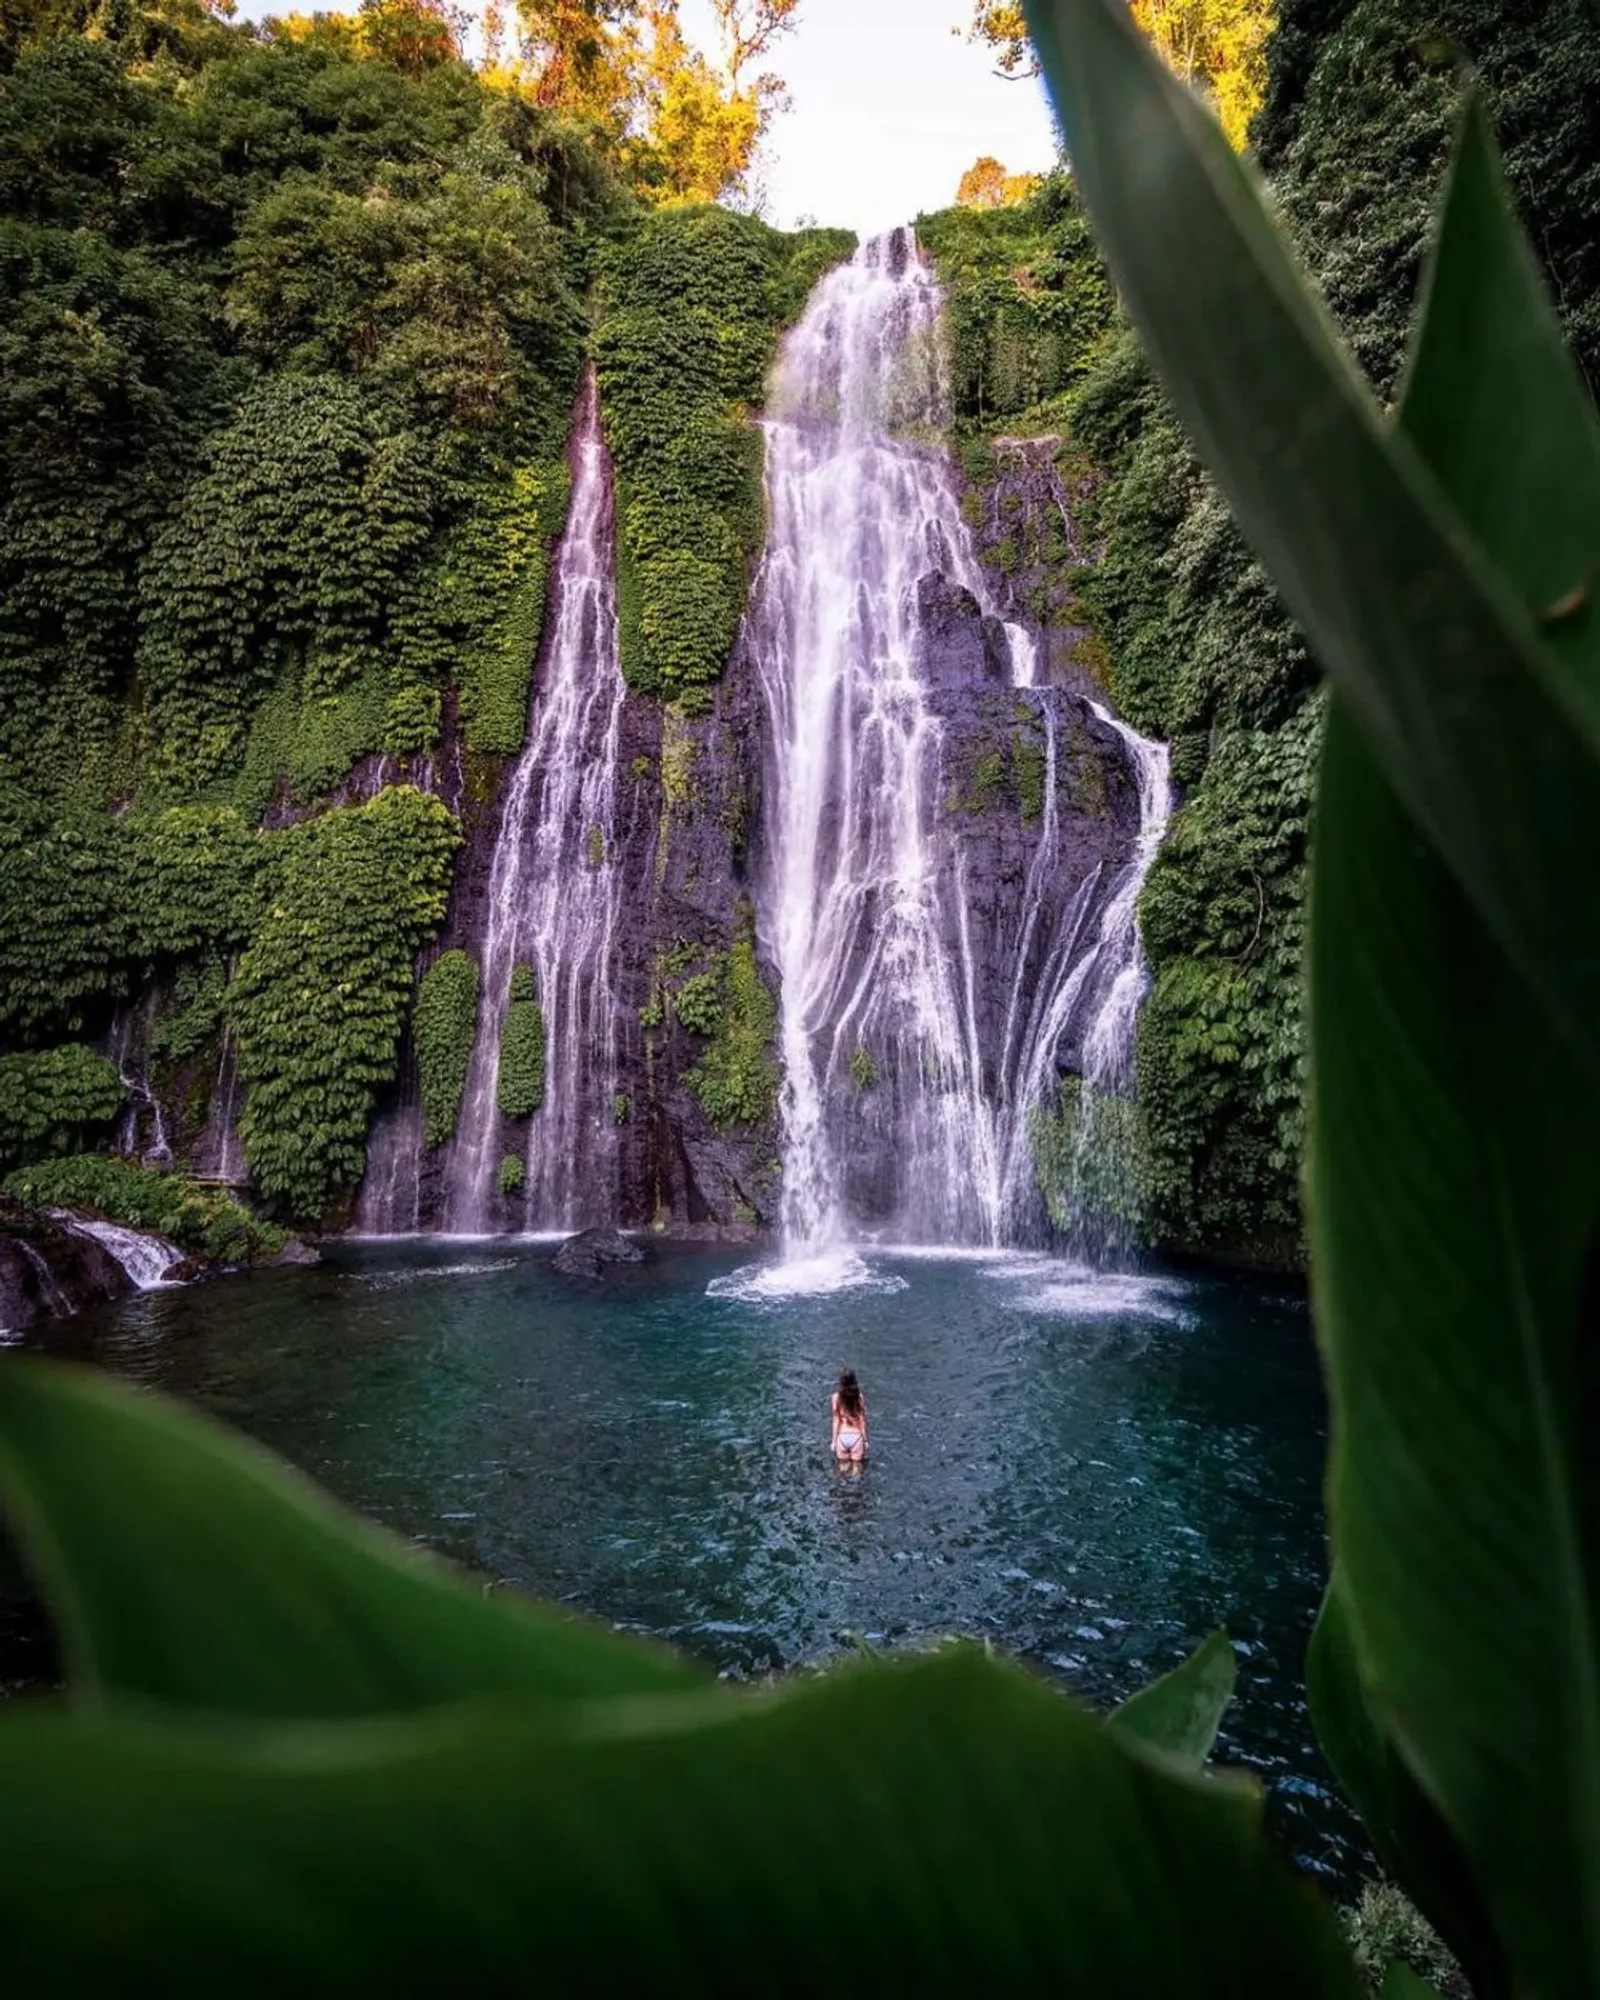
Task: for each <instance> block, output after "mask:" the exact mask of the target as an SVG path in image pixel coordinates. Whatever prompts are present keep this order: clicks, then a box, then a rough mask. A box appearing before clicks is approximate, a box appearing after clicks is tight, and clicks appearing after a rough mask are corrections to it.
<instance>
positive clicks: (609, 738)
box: [446, 372, 624, 1235]
mask: <svg viewBox="0 0 1600 2000" xmlns="http://www.w3.org/2000/svg"><path fill="white" fill-rule="evenodd" d="M571 456H572V470H573V482H572V505H571V511H570V513H569V515H568V519H567V527H566V532H565V534H564V536H563V537H562V541H561V546H560V550H559V552H558V554H557V557H556V563H555V576H554V582H553V586H552V592H551V611H550V618H551V625H550V638H549V640H548V642H547V646H546V651H545V658H544V666H543V672H542V675H541V677H540V684H539V685H538V686H537V687H536V688H535V691H534V697H533V709H532V715H531V718H530V723H529V729H528V740H527V744H526V747H525V748H524V750H523V752H522V755H521V757H520V758H519V759H518V761H517V764H516V767H515V769H514V771H513V773H512V777H511V783H510V786H509V787H508V789H507V792H506V798H505V803H504V806H503V808H502V812H501V818H500V828H499V832H498V835H497V837H496V841H495V847H494V856H493V860H492V863H491V867H490V881H489V906H488V917H487V924H486V928H485V932H484V937H483V945H482V953H481V960H480V972H481V980H480V987H479V1005H478V1027H477V1038H476V1042H475V1045H474V1048H473V1054H472V1062H471V1067H470V1069H469V1071H468V1074H467V1085H466V1095H465V1097H464V1099H463V1102H462V1108H461V1118H460V1124H459V1129H458V1132H457V1136H456V1139H455V1143H454V1150H453V1154H452V1158H451V1162H450V1168H449V1185H448V1191H447V1197H446V1222H447V1227H448V1228H449V1229H450V1230H451V1231H452V1232H453V1233H455V1234H464V1235H478V1234H483V1233H485V1232H486V1231H488V1230H489V1229H490V1228H491V1227H492V1226H493V1224H494V1222H495V1219H496V1217H497V1215H499V1214H500V1213H502V1212H503V1204H502V1200H501V1197H500V1196H499V1194H498V1191H497V1179H498V1174H499V1169H500V1163H501V1160H502V1158H503V1156H504V1154H505V1152H506V1150H507V1149H508V1148H509V1147H511V1146H513V1145H514V1146H515V1147H516V1148H517V1149H518V1154H517V1156H518V1157H520V1158H522V1159H523V1161H524V1170H525V1181H524V1188H523V1192H522V1194H521V1195H520V1196H519V1197H517V1200H518V1202H519V1204H520V1207H521V1211H522V1217H523V1222H524V1226H525V1227H527V1228H530V1229H542V1228H550V1229H553V1228H567V1227H572V1226H577V1225H580V1224H582V1223H585V1222H590V1221H600V1220H608V1219H610V1216H611V1212H612V1207H613V1203H614V1185H615V1158H614V1155H615V1145H616V1140H615V1135H614V1129H613V1124H612V1107H613V1102H614V1096H615V1090H616V1068H617V1047H618V1022H617V1006H616V998H615V995H614V992H613V990H612V983H613V968H612V957H613V947H614V941H615V935H616V929H617V916H618V905H619V901H620V888H621V885H620V871H619V868H618V866H617V855H616V852H615V829H616V816H617V759H618V741H619V734H620V725H621V719H622V703H623V694H624V686H623V679H622V668H621V664H620V659H619V654H618V646H617V605H616V585H615V581H614V575H615V549H616V533H615V520H614V505H613V497H612V476H611V461H610V457H609V455H608V453H607V451H606V447H605V441H604V438H603V436H602V433H601V426H600V403H599V394H598V391H597V389H596V386H595V382H594V377H593V374H592V372H591V374H590V376H589V378H588V379H587V381H586V382H585V385H584V390H583V395H582V397H581V399H580V402H579V408H578V416H577V423H576V427H575V430H574V436H573V444H572V454H571ZM519 966H527V967H528V968H529V970H530V971H531V973H532V985H533V994H534V997H535V999H536V1001H537V1003H538V1005H539V1008H540V1010H541V1012H542V1015H543V1021H544V1036H545V1065H544V1071H545V1088H544V1102H543V1107H542V1109H540V1110H539V1111H538V1112H537V1113H536V1114H535V1115H534V1116H533V1118H532V1120H531V1121H530V1123H529V1125H528V1126H527V1128H526V1130H525V1131H524V1130H523V1129H522V1128H520V1127H512V1126H510V1125H508V1123H507V1121H506V1119H505V1118H504V1117H503V1115H502V1113H501V1111H500V1108H499V1101H498V1097H497V1088H496V1085H497V1078H498V1073H499V1067H500V1047H501V1037H502V1033H503V1030H504V1028H505V1024H506V1019H507V1013H508V1009H509V1005H510V1000H511V982H512V975H513V973H514V972H515V971H516V969H517V968H518V967H519Z"/></svg>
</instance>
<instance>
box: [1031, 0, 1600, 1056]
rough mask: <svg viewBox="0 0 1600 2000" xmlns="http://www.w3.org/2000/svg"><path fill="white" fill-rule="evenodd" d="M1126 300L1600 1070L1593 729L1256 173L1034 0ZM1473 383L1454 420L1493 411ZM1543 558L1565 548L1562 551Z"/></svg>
mask: <svg viewBox="0 0 1600 2000" xmlns="http://www.w3.org/2000/svg"><path fill="white" fill-rule="evenodd" d="M1026 12H1027V17H1028V21H1029V24H1030V27H1031V28H1032V31H1033V35H1034V40H1035V42H1036V44H1037V46H1038V49H1039V53H1040V56H1041V58H1042V60H1043V62H1044V66H1045V70H1046V73H1047V76H1048V78H1049V81H1050V85H1051V88H1052V92H1053V94H1054V96H1055V100H1056V103H1057V105H1058V107H1059V109H1060V112H1061V117H1062V122H1063V126H1064V129H1065V132H1066V137H1067V144H1068V149H1069V151H1070V153H1071V157H1072V166H1073V172H1074V175H1075V177H1076V179H1077V181H1078V183H1079V185H1080V186H1081V187H1082V189H1083V192H1084V194H1085V196H1086V197H1087V200H1088V204H1089V208H1090V212H1091V216H1092V219H1093V222H1094V225H1095V230H1096V233H1097V235H1098V237H1099V239H1100V241H1101V243H1102V245H1103V247H1104V249H1105V251H1106V254H1107V257H1108V259H1109V261H1110V264H1111V267H1112V270H1113V273H1114V275H1115V277H1116V280H1117V283H1118V286H1119V288H1120V290H1121V293H1122V296H1123V299H1124V300H1125V302H1126V304H1127V307H1128V311H1129V313H1130V315H1131V317H1132V318H1133V321H1134V323H1135V325H1136V326H1137V328H1138V331H1139V334H1140V337H1141V339H1142V341H1143V343H1144V345H1145V348H1146V351H1147V352H1148V354H1149V356H1150V358H1151V360H1152V361H1153V362H1154V364H1155V366H1156V368H1157V369H1158V371H1159V373H1160V375H1161V378H1162V381H1163V383H1164V384H1165V386H1166V388H1167V390H1168V392H1169V394H1170V395H1171V398H1172V401H1173V404H1174V406H1175V407H1176V409H1177V411H1178V414H1179V416H1180V417H1181V418H1182V420H1183V423H1184V426H1185V428H1186V429H1187V430H1188V432H1189V434H1190V435H1191V437H1192V438H1193V439H1194V442H1195V445H1196V447H1197V448H1198V450H1199V452H1200V455H1201V457H1202V458H1203V459H1204V460H1205V462H1206V464H1207V466H1208V467H1209V468H1210V470H1211V471H1212V473H1213V474H1214V475H1215V477H1216V479H1217V482H1218V485H1219V486H1220V488H1221V489H1222V492H1223V493H1224V495H1225V497H1226V498H1227V500H1228V503H1229V506H1230V508H1231V509H1232V512H1233V515H1234V518H1235V519H1236V520H1237V522H1238V523H1239V526H1240V527H1241V529H1242V530H1243V531H1244V534H1245V536H1246V538H1247V539H1248V540H1249V541H1250V543H1251V544H1252V546H1253V547H1254V549H1255V551H1256V553H1257V554H1258V555H1259V556H1260V558H1261V560H1262V562H1263V563H1264V564H1265V566H1266V568H1267V569H1268V570H1269V571H1270V573H1271V575H1272V578H1273V581H1274V582H1275V583H1276V584H1277V586H1278V588H1279V590H1280V591H1281V592H1282V594H1283V597H1284V600H1285V602H1286V603H1287V605H1288V606H1289V609H1290V610H1291V611H1292V612H1293V613H1294V614H1295V616H1296V617H1297V618H1298V619H1299V620H1300V621H1301V623H1302V624H1303V625H1304V627H1305V629H1306V631H1307V633H1308V635H1309V636H1310V639H1311V642H1312V645H1313V648H1314V650H1315V651H1316V653H1317V656H1318V658H1319V659H1320V660H1321V661H1322V663H1323V665H1324V666H1325V667H1326V668H1327V670H1328V672H1329V674H1330V675H1331V677H1332V678H1333V679H1334V681H1335V682H1336V683H1337V685H1338V687H1339V689H1340V691H1341V693H1343V694H1344V695H1345V696H1346V698H1347V699H1348V701H1349V703H1350V707H1351V712H1352V714H1353V715H1354V716H1355V718H1356V720H1357V721H1358V722H1359V724H1360V726H1361V729H1362V731H1363V733H1364V735H1365V736H1366V737H1367V739H1368V741H1369V742H1370V744H1371V746H1372V749H1373V752H1374V754H1375V755H1376V756H1377V758H1378V760H1379V763H1380V765H1381V767H1382V769H1383V770H1384V772H1385V774H1386V776H1387V777H1388V779H1389V782H1390V783H1391V785H1392V786H1393V788H1394V789H1395V791H1396V793H1397V794H1398V795H1399V796H1400V798H1401V799H1402V801H1403V802H1404V804H1405V806H1406V808H1407V809H1408V811H1409V812H1411V813H1412V814H1413V816H1414V817H1415V819H1416V821H1417V823H1418V824H1419V825H1420V826H1422V827H1423V828H1424V829H1425V830H1426V831H1427V832H1428V833H1429V834H1430V836H1431V838H1432V840H1433V842H1434V845H1435V846H1436V848H1437V850H1438V852H1439V853H1440V854H1441V855H1443V856H1444V857H1445V859H1446V862H1447V864H1448V866H1449V868H1450V869H1451V871H1452V873H1453V874H1454V875H1455V876H1456V877H1457V879H1458V880H1459V881H1460V883H1461V884H1462V885H1463V886H1464V887H1465V889H1466V891H1467V893H1468V895H1469V896H1470V898H1471V900H1472V901H1473V902H1474V904H1475V905H1476V906H1477V908H1478V909H1479V910H1480V911H1481V913H1482V915H1483V917H1484V920H1485V922H1486V923H1487V924H1488V925H1489V927H1490V929H1491V930H1492V931H1493V933H1494V934H1495V935H1496V937H1498V938H1499V939H1500V941H1501V942H1502V944H1503V945H1504V946H1505V948H1506V950H1507V951H1508V952H1509V953H1510V954H1511V956H1512V957H1513V958H1514V960H1515V961H1516V962H1517V963H1518V964H1519V965H1520V966H1521V967H1522V968H1523V970H1524V972H1525V973H1526V974H1527V976H1528V978H1529V980H1530V982H1531V983H1532V985H1533V986H1534V988H1535V990H1536V991H1537V993H1538V995H1539V998H1540V1004H1541V1005H1542V1006H1544V1007H1545V1008H1546V1009H1547V1010H1548V1012H1549V1015H1550V1018H1551V1019H1552V1020H1553V1021H1554V1022H1555V1024H1556V1026H1557V1028H1558V1031H1559V1032H1560V1033H1561V1034H1562V1035H1563V1036H1564V1038H1565V1039H1566V1041H1567V1044H1568V1047H1569V1049H1570V1050H1571V1052H1572V1053H1573V1055H1574V1057H1575V1059H1576V1060H1577V1061H1579V1062H1580V1063H1582V1064H1583V1065H1584V1066H1585V1067H1586V1068H1588V1069H1589V1070H1590V1071H1591V1073H1597V1074H1600V1055H1597V1052H1596V1046H1595V1037H1594V1035H1593V1032H1592V1025H1593V1023H1594V1022H1595V1020H1596V1019H1600V898H1597V897H1595V896H1594V895H1593V894H1592V893H1590V890H1591V885H1590V880H1589V876H1590V868H1591V857H1592V856H1593V855H1595V854H1597V853H1600V762H1597V758H1600V719H1597V716H1596V713H1595V709H1594V707H1593V706H1592V705H1591V704H1590V703H1589V702H1588V701H1587V700H1586V699H1585V698H1584V697H1583V696H1582V695H1580V693H1579V692H1578V690H1577V688H1576V687H1575V685H1574V683H1573V681H1572V680H1571V678H1570V677H1569V676H1568V675H1566V674H1564V673H1563V672H1562V668H1561V662H1560V661H1559V659H1558V658H1557V657H1556V655H1555V652H1554V651H1553V649H1552V647H1551V646H1550V645H1549V644H1547V643H1546V641H1545V638H1544V637H1543V635H1542V631H1541V627H1540V625H1539V623H1538V618H1537V614H1538V613H1539V612H1542V611H1546V610H1549V609H1552V608H1554V606H1555V604H1557V603H1558V602H1559V601H1560V598H1561V596H1562V595H1565V594H1566V593H1567V592H1568V591H1570V590H1571V589H1572V588H1573V587H1575V586H1577V585H1578V583H1579V581H1580V578H1579V577H1578V575H1576V574H1574V575H1572V576H1570V577H1566V578H1565V580H1564V581H1563V582H1562V583H1561V584H1560V588H1559V590H1558V592H1557V594H1556V596H1554V597H1551V598H1548V599H1546V598H1541V599H1540V601H1539V602H1538V603H1537V604H1536V605H1534V606H1530V605H1528V604H1527V603H1525V602H1523V601H1521V600H1519V598H1518V596H1517V595H1516V593H1515V592H1513V591H1512V590H1511V589H1510V588H1509V587H1508V586H1507V585H1506V583H1505V582H1504V580H1503V579H1502V578H1501V577H1500V576H1499V574H1498V572H1497V570H1496V567H1495V565H1494V563H1493V562H1491V561H1489V560H1487V559H1486V557H1485V554H1484V551H1483V548H1482V547H1481V545H1480V544H1479V542H1478V541H1477V540H1476V538H1475V536H1474V534H1473V532H1472V531H1471V530H1470V529H1469V527H1468V526H1467V525H1466V523H1465V522H1464V521H1463V519H1462V517H1461V514H1460V513H1459V511H1458V510H1457V509H1456V508H1455V507H1453V506H1452V505H1451V504H1450V502H1449V501H1448V500H1447V499H1446V498H1445V496H1444V494H1443V492H1442V491H1441V489H1440V486H1439V482H1438V480H1437V479H1436V478H1435V477H1434V476H1433V474H1432V473H1431V472H1430V471H1429V470H1428V468H1427V467H1426V466H1425V465H1424V464H1423V462H1422V461H1421V459H1420V457H1419V456H1418V454H1417V452H1416V451H1415V450H1413V449H1412V448H1411V446H1410V445H1409V443H1408V442H1407V440H1406V439H1405V438H1404V437H1400V436H1397V435H1395V434H1394V433H1393V432H1391V431H1389V430H1386V428H1385V426H1384V425H1383V423H1382V421H1381V419H1380V416H1379V413H1378V411H1377V409H1376V408H1375V406H1374V404H1373V402H1372V398H1371V396H1370V394H1369V393H1368V391H1367V389H1366V387H1365V386H1364V384H1363V383H1362V382H1361V381H1360V379H1359V378H1358V376H1357V374H1356V371H1355V369H1354V366H1353V364H1352V363H1351V362H1350V360H1349V358H1348V356H1347V355H1346V354H1345V353H1344V351H1343V350H1342V349H1341V348H1340V346H1339V345H1338V343H1337V341H1336V340H1335V338H1334V336H1333V334H1332V332H1331V330H1330V328H1329V326H1328V324H1327V321H1326V319H1325V316H1324V314H1323V312H1322V311H1321V309H1320V307H1319V306H1318V304H1317V302H1316V301H1315V299H1314V298H1313V296H1312V295H1311V293H1310V292H1309V290H1308V289H1307V287H1306V286H1305V284H1304V283H1303V282H1302V280H1301V279H1300V277H1299V275H1298V273H1297V272H1296V269H1295V267H1294V264H1293V262H1292V260H1291V258H1290V256H1289V254H1288V251H1287V249H1286V248H1285V246H1284V243H1283V240H1282V238H1281V236H1280V235H1279V233H1278V231H1277V230H1276V228H1275V227H1274V225H1273V223H1272V222H1271V220H1270V218H1269V217H1268V215H1267V213H1266V211H1265V209H1264V207H1263V205H1262V202H1261V199H1260V197H1259V195H1258V193H1257V191H1256V188H1255V186H1254V184H1253V182H1252V181H1251V179H1250V177H1249V174H1248V173H1247V170H1246V169H1245V168H1244V167H1243V166H1242V165H1241V163H1240V162H1239V161H1238V160H1237V159H1236V158H1235V157H1234V155H1233V153H1232V151H1231V149H1230V148H1229V146H1228V145H1227V142H1226V141H1225V140H1224V139H1223V137H1222V135H1221V133H1220V131H1219V130H1218V129H1217V127H1216V126H1215V124H1214V123H1213V121H1212V120H1211V119H1210V117H1209V116H1208V114H1207V113H1206V112H1205V111H1204V110H1203V109H1202V108H1201V107H1200V105H1199V104H1198V103H1197V102H1196V101H1195V100H1194V98H1193V97H1191V95H1190V94H1189V92H1188V91H1187V90H1185V89H1184V87H1183V86H1182V85H1181V84H1180V83H1178V82H1177V81H1176V79H1175V78H1173V77H1172V76H1171V75H1170V74H1169V73H1168V71H1167V70H1166V68H1165V66H1164V65H1163V64H1162V63H1161V62H1160V61H1159V59H1158V58H1157V57H1156V56H1155V55H1154V53H1153V52H1152V51H1151V50H1150V49H1149V48H1148V47H1147V45H1146V44H1145V42H1144V40H1143V38H1142V37H1141V36H1140V34H1139V33H1138V30H1137V29H1136V28H1135V26H1134V24H1133V21H1132V19H1131V16H1130V14H1129V10H1128V7H1127V5H1126V0H1026ZM1498 393H1499V386H1498V385H1497V384H1495V383H1494V382H1492V381H1491V382H1486V381H1484V380H1482V379H1481V378H1474V381H1473V386H1472V398H1473V399H1472V400H1471V401H1470V402H1462V403H1460V404H1459V406H1458V407H1456V408H1455V410H1454V412H1453V419H1454V421H1455V422H1456V423H1457V424H1459V425H1461V426H1463V427H1466V428H1470V427H1472V426H1474V425H1477V424H1479V423H1482V422H1484V421H1486V420H1492V413H1491V412H1490V411H1489V407H1488V406H1489V405H1491V404H1492V402H1493V400H1494V398H1495V396H1496V395H1497V394H1498ZM1557 546H1559V547H1562V548H1564V547H1565V545H1564V544H1558V545H1557Z"/></svg>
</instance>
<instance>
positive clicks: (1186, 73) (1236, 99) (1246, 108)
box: [968, 0, 1276, 147]
mask: <svg viewBox="0 0 1600 2000" xmlns="http://www.w3.org/2000/svg"><path fill="white" fill-rule="evenodd" d="M1129 5H1130V6H1131V7H1132V9H1133V17H1134V19H1135V20H1136V21H1137V22H1138V23H1139V26H1140V27H1141V28H1142V29H1143V30H1144V32H1145V33H1146V34H1147V35H1148V36H1149V37H1150V39H1151V41H1152V42H1153V43H1154V44H1155V46H1156V48H1157V50H1158V51H1159V52H1160V54H1161V57H1162V59H1163V61H1165V62H1166V64H1167V66H1168V67H1169V68H1170V69H1171V70H1172V71H1173V72H1174V73H1175V74H1176V75H1178V76H1181V77H1182V78H1183V80H1184V82H1185V83H1187V84H1189V85H1190V86H1191V87H1192V88H1193V89H1196V90H1199V91H1201V92H1203V93H1204V94H1205V95H1206V96H1207V97H1209V98H1210V99H1211V102H1212V106H1213V108H1214V109H1215V111H1216V114H1217V117H1218V120H1219V121H1220V123H1221V125H1222V128H1223V130H1224V131H1225V132H1226V133H1227V135H1228V138H1229V139H1230V141H1231V142H1232V143H1233V145H1234V146H1235V147H1242V146H1243V145H1244V143H1245V139H1246V137H1247V135H1248V133H1249V129H1250V120H1251V119H1252V118H1253V117H1254V115H1255V112H1256V109H1257V107H1258V106H1259V104H1260V103H1261V99H1262V96H1263V95H1264V93H1265V91H1266V84H1267V56H1266V49H1267V36H1268V35H1269V34H1270V33H1271V30H1272V25H1273V20H1274V16H1275V11H1276V9H1275V4H1274V0H1129ZM968 38H969V40H972V41H975V42H982V43H984V44H986V45H987V46H988V47H989V48H992V49H993V50H994V51H995V53H996V56H997V58H998V61H999V68H1000V74H1001V75H1002V76H1007V77H1024V76H1037V75H1038V74H1039V61H1038V57H1037V56H1036V55H1035V54H1034V52H1033V45H1032V43H1031V42H1030V41H1029V39H1028V28H1027V23H1026V22H1025V21H1024V20H1023V17H1022V9H1021V7H1020V6H1018V5H1015V4H1008V0H973V12H972V26H971V29H970V30H969V33H968Z"/></svg>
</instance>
